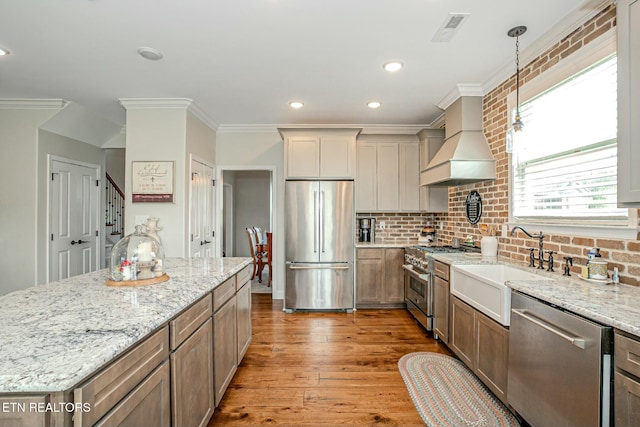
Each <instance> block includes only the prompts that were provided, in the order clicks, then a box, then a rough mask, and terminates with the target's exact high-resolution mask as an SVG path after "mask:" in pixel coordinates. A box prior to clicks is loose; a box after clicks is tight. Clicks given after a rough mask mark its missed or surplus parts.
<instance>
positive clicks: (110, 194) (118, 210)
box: [105, 173, 124, 236]
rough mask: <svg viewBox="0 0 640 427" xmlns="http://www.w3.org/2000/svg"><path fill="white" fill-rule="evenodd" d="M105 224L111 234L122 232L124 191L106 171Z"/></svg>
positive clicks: (120, 233)
mask: <svg viewBox="0 0 640 427" xmlns="http://www.w3.org/2000/svg"><path fill="white" fill-rule="evenodd" d="M106 175H107V187H106V198H107V200H106V202H107V203H106V208H105V209H106V212H105V226H106V227H111V235H113V236H115V235H120V236H122V235H123V233H124V193H123V192H122V190H120V187H118V185H117V184H116V183H115V182H114V181H113V179H112V178H111V176H110V175H109V174H108V173H107V174H106Z"/></svg>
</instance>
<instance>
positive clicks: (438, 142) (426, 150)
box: [418, 129, 449, 212]
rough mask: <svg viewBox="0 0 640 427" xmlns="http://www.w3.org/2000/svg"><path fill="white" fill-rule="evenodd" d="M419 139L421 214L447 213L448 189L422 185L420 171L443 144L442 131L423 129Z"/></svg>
mask: <svg viewBox="0 0 640 427" xmlns="http://www.w3.org/2000/svg"><path fill="white" fill-rule="evenodd" d="M418 137H419V138H420V180H419V181H420V210H421V211H422V212H448V211H449V189H448V188H447V187H433V186H427V185H424V184H423V178H422V171H424V170H425V169H426V168H427V165H428V164H429V162H430V161H431V159H432V158H433V156H435V154H436V153H437V152H438V150H440V148H441V147H442V144H444V130H442V129H424V130H422V131H420V132H419V133H418Z"/></svg>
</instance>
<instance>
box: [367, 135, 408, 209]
mask: <svg viewBox="0 0 640 427" xmlns="http://www.w3.org/2000/svg"><path fill="white" fill-rule="evenodd" d="M374 136H376V135H369V136H367V137H366V138H361V140H359V141H358V144H357V146H356V157H357V160H356V182H355V186H356V211H357V212H375V211H378V212H398V211H405V212H407V211H418V210H419V209H420V203H419V198H420V192H419V185H418V184H419V181H420V179H419V151H420V149H419V146H418V143H417V142H415V141H404V142H394V141H390V142H389V141H385V138H389V137H384V136H380V135H378V138H374ZM389 139H398V138H397V137H396V138H389Z"/></svg>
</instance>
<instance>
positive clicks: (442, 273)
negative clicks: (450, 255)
mask: <svg viewBox="0 0 640 427" xmlns="http://www.w3.org/2000/svg"><path fill="white" fill-rule="evenodd" d="M433 267H434V270H435V273H436V276H438V277H441V278H443V279H444V280H447V281H448V280H449V266H448V265H447V264H445V263H444V262H440V261H434V262H433Z"/></svg>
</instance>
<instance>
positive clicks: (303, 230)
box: [284, 181, 355, 311]
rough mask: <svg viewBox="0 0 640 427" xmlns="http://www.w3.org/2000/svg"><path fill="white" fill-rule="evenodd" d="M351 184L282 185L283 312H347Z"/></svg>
mask: <svg viewBox="0 0 640 427" xmlns="http://www.w3.org/2000/svg"><path fill="white" fill-rule="evenodd" d="M353 194H354V193H353V181H287V182H286V185H285V213H286V216H285V228H286V232H285V259H286V282H285V301H284V308H285V310H286V311H292V310H297V309H304V310H339V309H344V310H347V311H351V310H353V308H354V306H355V301H354V265H353V259H354V241H355V229H354V227H355V224H354V196H353Z"/></svg>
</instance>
